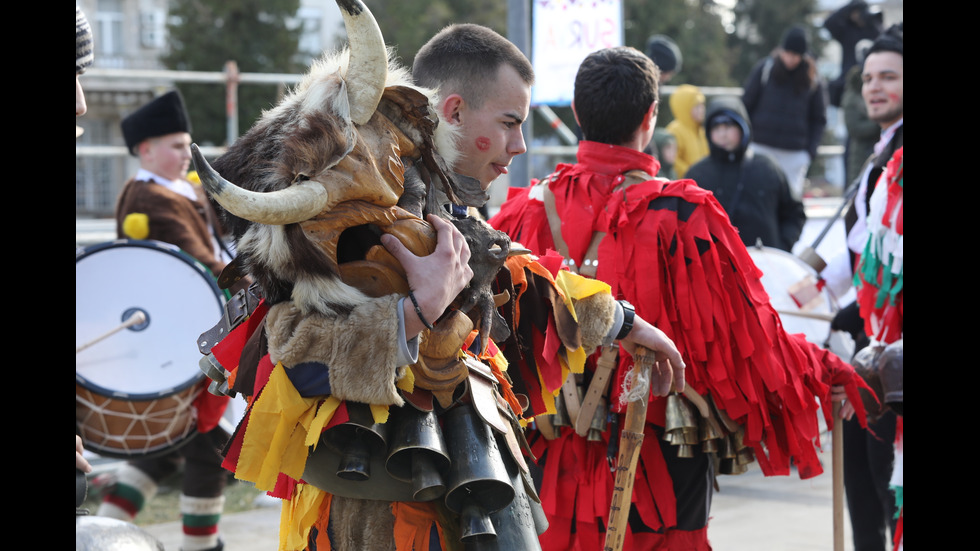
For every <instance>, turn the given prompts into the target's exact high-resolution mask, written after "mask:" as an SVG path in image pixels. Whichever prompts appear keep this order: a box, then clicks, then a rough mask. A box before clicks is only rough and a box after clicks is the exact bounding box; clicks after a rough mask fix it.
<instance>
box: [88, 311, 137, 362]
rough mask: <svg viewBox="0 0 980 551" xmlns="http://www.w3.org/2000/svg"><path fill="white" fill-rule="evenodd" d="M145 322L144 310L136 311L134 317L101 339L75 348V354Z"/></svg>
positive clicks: (131, 316)
mask: <svg viewBox="0 0 980 551" xmlns="http://www.w3.org/2000/svg"><path fill="white" fill-rule="evenodd" d="M145 321H146V314H144V313H143V311H142V310H136V311H135V312H133V313H132V315H130V316H129V317H128V318H126V320H125V321H123V322H122V323H121V324H120V325H119V326H117V327H115V328H113V329H111V330H109V331H107V332H106V333H105V334H103V335H102V336H100V337H96V338H94V339H92V340H90V341H88V342H87V343H85V344H82V345H80V346H76V347H75V354H78V353H79V352H81V351H82V350H85V349H86V348H88V347H90V346H92V345H93V344H95V343H97V342H99V341H101V340H103V339H105V338H108V337H111V336H112V335H115V334H116V333H118V332H120V331H122V330H123V329H126V328H127V327H132V326H134V325H139V324H141V323H144V322H145Z"/></svg>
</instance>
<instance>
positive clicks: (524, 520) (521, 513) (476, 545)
mask: <svg viewBox="0 0 980 551" xmlns="http://www.w3.org/2000/svg"><path fill="white" fill-rule="evenodd" d="M504 461H505V462H506V467H507V472H508V474H509V475H510V477H511V478H510V482H511V485H512V486H513V487H514V489H515V490H516V493H515V495H514V499H513V500H511V502H510V504H508V505H507V506H506V507H504V508H503V509H501V510H499V511H497V512H496V513H493V514H491V515H490V522H491V523H492V528H493V530H494V532H496V538H484V539H477V538H470V539H469V540H466V541H464V546H463V549H464V551H515V550H520V551H540V550H541V543H540V541H539V540H538V537H539V536H540V535H541V534H543V533H544V532H545V530H547V529H548V518H547V516H546V515H545V513H544V508H543V507H542V506H541V503H540V501H539V500H538V499H537V498H536V497H534V496H531V495H530V494H529V492H528V490H527V487H526V486H525V485H524V482H523V481H522V479H521V473H520V468H519V467H518V466H517V464H516V463H515V462H514V461H511V460H510V459H509V458H506V457H505V458H504ZM471 533H472V531H471Z"/></svg>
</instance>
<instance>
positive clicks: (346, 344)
mask: <svg viewBox="0 0 980 551" xmlns="http://www.w3.org/2000/svg"><path fill="white" fill-rule="evenodd" d="M399 298H400V297H398V296H397V295H388V296H384V297H381V298H378V299H375V300H368V301H366V302H364V303H363V304H360V305H358V306H356V307H355V308H354V309H353V310H352V311H351V313H350V314H348V315H342V314H336V315H333V316H329V317H328V316H323V315H320V314H316V313H314V314H305V313H302V312H301V311H300V309H299V308H298V307H297V306H296V305H295V303H293V302H291V301H290V302H282V303H279V304H276V305H274V306H272V307H271V308H270V309H269V314H268V315H267V317H266V331H267V332H268V338H269V357H270V359H271V360H272V362H273V363H278V362H282V364H283V365H284V366H286V367H287V368H288V367H290V366H295V365H298V364H300V363H304V362H318V363H321V364H324V365H325V366H327V368H328V369H329V370H330V387H331V390H332V392H333V396H335V397H336V398H338V399H341V400H351V401H355V402H363V403H366V404H375V405H399V406H400V405H402V404H403V403H404V400H402V398H401V396H400V394H399V392H398V389H397V388H396V387H395V381H397V380H398V379H399V378H400V377H401V375H403V374H404V370H405V369H406V367H404V366H401V367H399V366H396V365H395V362H396V358H397V353H398V343H397V339H398V313H397V311H396V310H395V309H396V308H397V307H398V300H399Z"/></svg>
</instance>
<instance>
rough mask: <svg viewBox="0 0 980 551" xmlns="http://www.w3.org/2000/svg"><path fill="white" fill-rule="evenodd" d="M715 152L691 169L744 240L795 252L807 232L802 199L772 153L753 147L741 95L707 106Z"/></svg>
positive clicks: (711, 140)
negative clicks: (792, 188) (792, 191)
mask: <svg viewBox="0 0 980 551" xmlns="http://www.w3.org/2000/svg"><path fill="white" fill-rule="evenodd" d="M706 128H707V130H708V148H709V149H710V154H709V155H708V156H707V157H705V158H704V159H702V160H701V161H699V162H697V163H695V164H694V166H692V167H691V169H690V170H689V171H688V172H687V176H686V177H687V178H691V179H692V180H694V181H695V182H697V183H698V185H699V186H701V187H702V188H704V189H707V190H710V191H712V192H713V193H714V194H715V197H716V198H717V199H718V201H719V202H720V203H721V205H722V206H723V207H724V208H725V211H726V212H727V213H728V217H729V218H730V219H731V221H732V225H734V226H735V227H736V228H738V233H739V235H740V236H741V238H742V242H743V243H745V245H746V246H749V247H751V246H754V245H756V244H758V243H760V242H761V244H762V245H765V246H767V247H775V248H777V249H782V250H784V251H792V248H793V245H794V244H795V243H796V241H797V239H799V237H800V232H802V231H803V224H804V223H806V214H805V213H804V211H803V203H801V202H800V201H799V200H798V199H795V198H793V197H792V196H791V194H790V191H789V184H788V183H787V182H786V175H785V174H783V171H782V170H781V169H780V168H779V166H778V165H776V163H775V161H773V160H772V159H771V158H770V157H769V156H768V155H764V154H760V153H758V152H756V151H755V150H754V149H753V148H752V147H750V146H749V142H750V140H751V137H752V133H751V127H750V125H749V120H748V115H747V114H746V112H745V108H744V106H743V105H742V102H740V101H739V99H738V98H737V97H732V96H721V97H717V98H715V99H713V100H712V101H711V103H710V104H709V106H708V112H707V118H706Z"/></svg>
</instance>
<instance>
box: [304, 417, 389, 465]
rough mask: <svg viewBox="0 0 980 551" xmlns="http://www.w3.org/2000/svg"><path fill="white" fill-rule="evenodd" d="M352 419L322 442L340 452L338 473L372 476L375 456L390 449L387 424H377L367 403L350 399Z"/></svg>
mask: <svg viewBox="0 0 980 551" xmlns="http://www.w3.org/2000/svg"><path fill="white" fill-rule="evenodd" d="M347 413H348V415H349V416H350V419H349V420H348V421H347V422H346V423H343V424H340V425H337V426H336V427H333V428H331V429H330V430H328V431H326V432H324V433H323V436H322V437H321V439H322V441H323V442H324V443H326V444H327V445H328V446H330V447H332V448H334V449H336V450H337V451H338V452H339V453H340V461H339V462H338V465H337V476H338V477H340V478H343V479H344V480H353V481H363V480H367V479H369V478H371V457H372V456H374V455H376V454H383V453H385V450H386V449H387V445H386V443H385V442H386V439H387V430H388V428H387V426H386V425H385V424H382V423H375V422H374V416H373V415H372V414H371V408H370V406H368V405H367V404H362V403H358V402H347Z"/></svg>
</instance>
